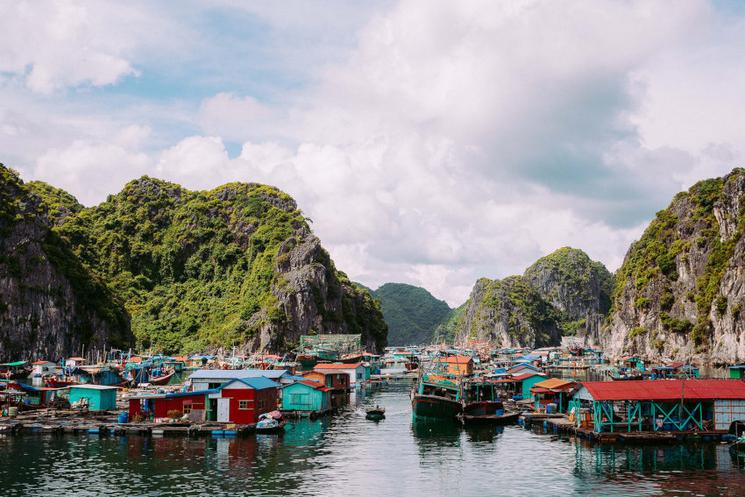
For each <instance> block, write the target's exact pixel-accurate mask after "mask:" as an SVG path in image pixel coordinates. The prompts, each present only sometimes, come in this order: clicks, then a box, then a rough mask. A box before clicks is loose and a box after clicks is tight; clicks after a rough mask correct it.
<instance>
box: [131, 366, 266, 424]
mask: <svg viewBox="0 0 745 497" xmlns="http://www.w3.org/2000/svg"><path fill="white" fill-rule="evenodd" d="M278 388H279V385H278V384H277V383H275V382H273V381H272V380H269V379H267V378H263V377H259V378H245V379H239V380H232V381H229V382H228V383H225V384H224V385H222V386H221V387H219V388H213V389H210V390H200V391H196V392H179V393H166V394H156V395H142V396H137V397H132V398H130V400H129V419H130V420H132V419H135V417H144V418H166V417H169V414H174V413H180V415H179V417H181V416H183V415H184V414H186V415H188V416H189V419H190V420H192V421H194V422H202V421H217V422H220V423H235V424H254V423H256V422H257V421H258V418H259V416H260V415H261V414H263V413H265V412H271V411H274V410H275V409H277V408H278Z"/></svg>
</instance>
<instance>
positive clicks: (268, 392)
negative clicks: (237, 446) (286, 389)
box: [209, 377, 279, 425]
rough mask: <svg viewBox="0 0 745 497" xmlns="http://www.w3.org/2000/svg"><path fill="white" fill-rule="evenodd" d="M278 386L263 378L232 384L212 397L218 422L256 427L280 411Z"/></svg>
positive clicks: (246, 379) (224, 386)
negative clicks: (262, 417)
mask: <svg viewBox="0 0 745 497" xmlns="http://www.w3.org/2000/svg"><path fill="white" fill-rule="evenodd" d="M278 388H279V385H278V384H277V383H275V382H273V381H272V380H270V379H268V378H264V377H258V378H245V379H240V380H233V381H231V382H228V383H226V384H225V385H223V386H222V387H220V389H219V391H218V392H217V393H214V394H210V395H209V400H210V402H213V401H214V402H215V403H214V407H215V410H214V412H215V413H216V418H215V421H218V422H222V423H236V424H241V425H249V424H254V423H256V422H257V421H258V420H259V416H260V415H262V414H264V413H265V412H271V411H274V410H276V409H279V405H278V401H279V395H278Z"/></svg>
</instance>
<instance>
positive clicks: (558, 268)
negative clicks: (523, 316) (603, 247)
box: [523, 247, 613, 340]
mask: <svg viewBox="0 0 745 497" xmlns="http://www.w3.org/2000/svg"><path fill="white" fill-rule="evenodd" d="M523 278H524V279H525V281H526V282H527V283H528V284H529V285H530V286H532V287H533V288H535V289H536V291H537V292H538V293H539V294H540V295H541V296H542V297H543V298H544V299H545V300H547V301H548V302H549V303H550V304H551V305H553V306H554V308H555V309H556V310H557V311H558V312H559V320H560V327H561V329H562V334H563V335H579V336H585V337H589V338H590V339H591V340H592V339H597V338H596V337H597V336H598V333H599V331H600V325H601V324H602V322H603V320H604V319H605V317H606V315H607V314H608V311H609V310H610V306H611V294H612V292H613V275H611V273H610V272H609V271H608V270H607V269H606V268H605V266H604V265H603V264H602V263H600V262H597V261H593V260H592V259H590V257H589V256H588V255H587V254H586V253H584V252H583V251H581V250H578V249H574V248H570V247H563V248H560V249H558V250H556V251H555V252H553V253H551V254H549V255H547V256H546V257H542V258H540V259H538V261H536V262H535V264H533V265H532V266H530V267H529V268H528V269H527V270H526V271H525V274H524V275H523Z"/></svg>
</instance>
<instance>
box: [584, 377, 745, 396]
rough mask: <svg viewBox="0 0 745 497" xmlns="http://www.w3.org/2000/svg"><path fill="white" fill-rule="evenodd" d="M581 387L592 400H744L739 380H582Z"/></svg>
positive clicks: (743, 388)
mask: <svg viewBox="0 0 745 497" xmlns="http://www.w3.org/2000/svg"><path fill="white" fill-rule="evenodd" d="M582 386H584V387H585V388H587V390H588V391H589V392H590V394H591V395H592V398H593V399H595V400H660V401H662V400H680V399H681V397H683V398H685V399H688V400H713V399H745V382H743V381H741V380H629V381H586V382H584V383H582Z"/></svg>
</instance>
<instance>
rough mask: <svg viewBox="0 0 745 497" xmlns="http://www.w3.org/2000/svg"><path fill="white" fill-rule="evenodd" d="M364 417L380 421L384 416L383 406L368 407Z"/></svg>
mask: <svg viewBox="0 0 745 497" xmlns="http://www.w3.org/2000/svg"><path fill="white" fill-rule="evenodd" d="M365 417H366V418H367V419H370V420H373V421H380V420H381V419H384V418H385V407H383V406H375V407H370V408H368V409H367V410H366V415H365Z"/></svg>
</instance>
